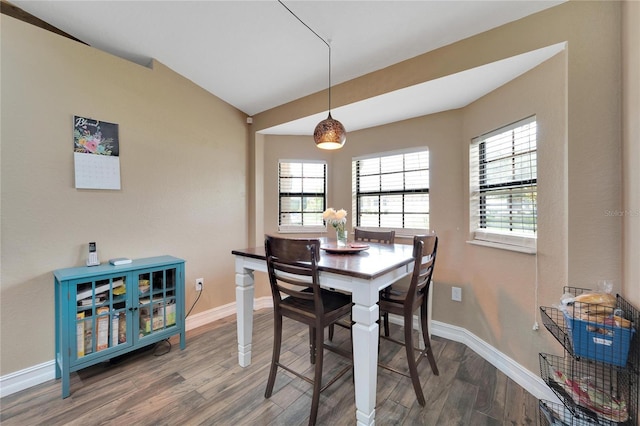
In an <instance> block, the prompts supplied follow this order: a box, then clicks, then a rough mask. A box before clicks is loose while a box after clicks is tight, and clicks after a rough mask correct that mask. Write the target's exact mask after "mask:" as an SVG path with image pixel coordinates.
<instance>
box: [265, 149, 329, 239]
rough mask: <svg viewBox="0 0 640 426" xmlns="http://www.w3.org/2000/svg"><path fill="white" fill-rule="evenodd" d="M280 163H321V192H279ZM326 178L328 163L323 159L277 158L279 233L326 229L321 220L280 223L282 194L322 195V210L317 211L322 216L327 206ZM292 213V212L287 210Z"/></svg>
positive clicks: (321, 230)
mask: <svg viewBox="0 0 640 426" xmlns="http://www.w3.org/2000/svg"><path fill="white" fill-rule="evenodd" d="M282 163H288V164H301V165H303V167H304V164H322V165H323V166H324V188H323V192H322V193H318V192H313V193H305V192H304V191H302V192H281V191H280V188H281V185H280V184H281V179H282V176H281V168H280V165H281V164H282ZM300 178H304V176H300ZM327 178H328V165H327V162H326V161H324V160H308V159H307V160H301V159H279V160H278V173H277V180H278V181H277V190H278V232H279V233H298V234H302V233H318V232H324V231H326V225H325V224H324V222H323V221H322V220H321V224H320V225H286V224H285V225H282V215H283V211H282V197H283V196H295V195H299V196H300V197H304V196H305V195H307V196H308V195H309V194H311V195H315V196H320V195H321V196H322V210H320V211H319V212H318V213H319V214H320V216H322V212H323V211H324V210H325V209H326V206H327ZM287 213H292V212H287ZM298 213H300V214H302V213H303V210H300V211H299V212H298Z"/></svg>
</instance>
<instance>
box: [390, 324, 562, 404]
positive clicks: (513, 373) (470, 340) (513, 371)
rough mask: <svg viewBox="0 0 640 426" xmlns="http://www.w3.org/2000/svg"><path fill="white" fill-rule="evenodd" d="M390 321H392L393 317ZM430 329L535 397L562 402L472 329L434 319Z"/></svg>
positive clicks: (537, 379)
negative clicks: (484, 362)
mask: <svg viewBox="0 0 640 426" xmlns="http://www.w3.org/2000/svg"><path fill="white" fill-rule="evenodd" d="M389 321H391V319H390V320H389ZM430 329H431V332H432V333H433V335H435V336H439V337H443V338H445V339H448V340H453V341H455V342H460V343H463V344H465V345H466V346H468V347H469V348H470V349H471V350H472V351H474V352H475V353H477V354H478V355H480V356H481V357H482V358H484V359H485V360H486V361H487V362H489V363H490V364H491V365H493V366H494V367H496V368H497V369H498V370H500V371H502V372H503V373H504V374H505V375H506V376H507V377H509V378H510V379H511V380H513V381H514V382H516V383H517V384H518V385H520V386H521V387H523V388H524V389H526V390H527V391H528V392H529V393H530V394H531V395H533V396H534V397H536V398H538V399H546V400H548V401H551V402H555V403H557V404H562V402H561V401H560V399H558V397H557V396H556V394H554V393H553V391H552V390H551V388H549V386H547V384H546V383H545V382H544V380H542V379H541V378H540V376H538V375H537V374H534V373H532V372H531V371H529V370H527V369H526V368H524V367H523V366H522V365H520V364H518V363H517V362H516V361H514V360H513V359H511V358H510V357H508V356H507V355H505V354H503V353H502V352H500V351H498V350H497V349H496V348H494V347H493V346H491V345H490V344H488V343H487V342H485V341H484V340H482V339H480V338H479V337H478V336H476V335H475V334H473V333H471V332H470V331H468V330H466V329H464V328H461V327H457V326H455V325H450V324H445V323H443V322H440V321H433V320H432V321H431V327H430Z"/></svg>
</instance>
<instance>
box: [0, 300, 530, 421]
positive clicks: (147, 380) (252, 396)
mask: <svg viewBox="0 0 640 426" xmlns="http://www.w3.org/2000/svg"><path fill="white" fill-rule="evenodd" d="M272 327H273V319H272V312H271V310H268V309H265V310H261V311H258V312H256V315H255V321H254V333H253V359H252V364H251V366H249V367H247V368H241V367H240V366H239V365H238V361H237V360H238V356H237V343H236V322H235V317H229V318H227V319H223V320H219V321H216V322H215V323H212V324H208V325H206V326H203V327H200V328H198V329H194V330H192V331H190V332H188V333H187V347H186V349H185V350H184V351H181V350H180V348H179V344H178V339H177V338H172V339H171V343H172V348H171V351H170V352H168V353H166V352H167V349H168V344H167V343H165V342H162V343H161V344H158V345H157V346H156V347H154V348H150V349H148V350H146V351H144V352H139V353H136V354H133V355H130V356H128V357H126V358H124V359H121V360H119V362H112V363H103V364H99V365H96V366H93V367H89V368H87V369H84V370H82V371H79V372H77V373H73V374H72V377H71V396H70V397H68V398H66V399H62V398H61V384H60V381H59V380H51V381H48V382H46V383H43V384H41V385H38V386H34V387H32V388H30V389H26V390H24V391H21V392H18V393H15V394H13V395H9V396H7V397H4V398H2V399H1V400H0V405H1V407H0V423H2V425H3V426H10V425H20V426H24V425H100V424H113V425H134V424H135V425H233V426H239V425H287V426H289V425H306V424H307V422H308V418H309V409H310V406H311V386H310V385H309V384H308V383H306V382H304V381H303V380H300V379H298V378H295V377H294V376H292V375H289V374H288V373H286V372H283V371H282V370H279V372H278V378H277V380H276V386H275V388H274V393H273V395H272V397H271V398H270V399H265V398H264V390H265V386H266V382H267V375H268V370H269V363H270V358H271V349H272V341H273V329H272ZM284 327H285V331H284V339H283V349H282V360H286V361H287V362H292V363H293V364H294V365H295V366H297V368H302V369H305V368H308V367H310V364H309V356H308V351H307V342H308V330H307V329H306V328H305V327H304V326H301V325H299V324H297V323H295V322H293V321H289V320H287V319H285V323H284ZM392 329H393V330H392V332H393V333H394V335H398V336H402V334H401V333H402V331H401V330H402V328H401V327H399V326H397V325H393V324H392ZM348 339H349V332H348V330H344V329H342V328H340V327H337V328H336V335H335V338H334V341H336V342H337V343H341V344H343V345H348V342H349V340H348ZM432 345H433V347H434V352H435V356H436V360H437V363H438V368H439V370H440V375H439V376H434V375H433V374H432V373H431V369H430V367H429V364H428V362H426V361H424V362H422V363H420V365H419V366H418V369H419V372H420V374H421V377H422V386H423V390H424V394H425V398H426V400H427V404H426V406H425V407H421V406H420V405H418V403H417V402H416V398H415V394H414V393H413V388H412V386H411V382H410V380H409V379H407V378H404V377H402V376H400V375H398V374H394V373H391V372H389V371H387V370H385V369H378V392H377V407H376V424H378V425H438V426H440V425H530V424H537V415H538V411H537V410H538V405H537V400H536V399H535V398H534V397H533V396H532V395H531V394H529V393H528V392H527V391H525V390H523V389H522V388H520V387H519V386H518V385H517V384H516V383H515V382H513V381H512V380H511V379H509V378H507V377H506V376H505V375H504V374H503V373H501V372H500V371H498V370H496V369H495V368H494V367H493V366H492V365H491V364H489V363H488V362H486V361H485V360H484V359H482V358H481V357H480V356H478V355H477V354H476V353H474V352H473V351H472V350H470V349H469V348H467V347H466V346H465V345H463V344H460V343H456V342H452V341H449V340H445V339H442V338H439V337H435V336H434V338H433V339H432ZM163 353H164V355H162V354H163ZM404 356H405V355H404V352H403V350H402V348H400V347H399V346H397V345H394V344H392V343H390V342H387V341H384V340H383V341H382V342H381V348H380V358H381V360H383V361H384V362H388V363H390V364H393V365H404V362H405V361H404ZM343 362H344V361H343V359H342V358H340V357H339V356H337V355H335V354H333V353H330V352H326V356H325V377H326V376H328V375H330V374H331V371H332V370H336V369H337V368H339V366H340V365H342V363H343ZM356 362H357V360H356ZM309 372H311V370H309ZM317 422H318V424H319V425H332V426H333V425H353V424H355V402H354V394H353V376H352V373H351V372H349V373H347V374H346V375H345V376H343V377H342V378H340V379H339V380H338V381H337V382H336V383H334V384H333V385H332V386H331V387H329V388H328V389H327V390H326V391H325V392H323V393H322V395H321V398H320V409H319V413H318V419H317Z"/></svg>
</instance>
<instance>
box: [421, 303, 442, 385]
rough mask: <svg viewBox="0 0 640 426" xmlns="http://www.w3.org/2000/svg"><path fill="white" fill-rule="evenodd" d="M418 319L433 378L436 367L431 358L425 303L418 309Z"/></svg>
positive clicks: (436, 372)
mask: <svg viewBox="0 0 640 426" xmlns="http://www.w3.org/2000/svg"><path fill="white" fill-rule="evenodd" d="M420 319H421V323H422V327H421V328H422V339H423V340H424V353H425V354H426V355H427V359H428V360H429V365H430V366H431V371H432V372H433V374H434V375H435V376H438V375H439V374H440V372H439V371H438V366H437V365H436V359H435V357H434V356H433V349H432V348H431V339H429V321H428V320H427V301H426V299H425V302H424V303H423V304H422V306H421V307H420Z"/></svg>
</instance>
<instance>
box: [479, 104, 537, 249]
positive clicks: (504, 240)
mask: <svg viewBox="0 0 640 426" xmlns="http://www.w3.org/2000/svg"><path fill="white" fill-rule="evenodd" d="M531 124H535V126H536V130H535V138H534V139H535V140H531V138H529V139H528V141H527V142H526V143H528V144H529V146H528V150H527V151H525V152H526V153H528V158H529V167H528V168H526V167H523V166H522V165H518V166H517V167H515V166H513V167H512V168H511V171H512V172H520V171H525V172H527V173H529V178H528V179H525V178H522V179H520V180H512V181H510V182H509V183H508V184H507V183H506V180H505V182H501V183H499V184H492V185H489V184H487V183H486V181H487V180H488V179H491V178H493V179H496V177H495V175H493V176H489V178H488V177H487V174H482V171H483V170H485V172H486V166H487V164H490V161H488V160H486V159H485V160H484V161H483V160H482V157H483V152H482V151H483V150H486V141H487V139H489V138H492V137H495V136H499V135H506V134H507V133H509V132H511V133H512V136H511V152H512V155H511V156H508V157H504V158H509V159H511V160H512V164H514V163H516V161H517V159H518V157H519V156H521V155H522V152H519V151H517V150H516V149H515V148H516V146H517V143H518V141H519V140H516V139H514V137H513V132H514V131H515V130H516V129H518V128H522V127H524V126H527V125H531ZM537 127H538V122H537V117H536V115H531V116H529V117H526V118H523V119H521V120H518V121H515V122H513V123H511V124H507V125H505V126H501V127H499V128H497V129H495V130H493V131H491V132H488V133H485V134H483V135H480V136H477V137H474V138H473V139H472V140H471V144H470V146H469V192H470V194H469V231H470V236H471V240H470V241H468V242H469V243H472V244H478V245H485V246H490V247H496V248H501V249H507V250H513V251H519V252H523V253H531V254H533V253H535V252H536V247H537V235H538V223H537V221H538V182H537V173H538V161H537V159H538V129H537ZM532 145H533V146H532ZM532 157H535V164H533V163H532V160H531V158H532ZM522 164H526V163H522ZM496 173H497V172H496ZM505 188H507V189H515V190H516V194H518V190H521V191H519V193H520V194H522V195H523V197H526V196H527V195H529V196H530V197H532V201H531V202H530V206H532V209H531V211H532V214H531V215H529V216H527V215H513V217H516V218H518V219H519V220H520V221H521V222H522V223H524V221H525V220H527V221H531V226H532V227H533V230H532V231H530V233H529V232H528V231H517V230H507V229H505V230H499V229H491V228H486V227H483V225H482V224H483V223H484V224H485V225H486V214H483V213H482V209H483V205H484V203H485V201H486V194H488V193H496V192H498V191H500V190H504V189H505ZM483 194H484V195H483ZM508 205H510V204H508ZM485 213H486V212H485ZM523 227H524V225H523Z"/></svg>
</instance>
